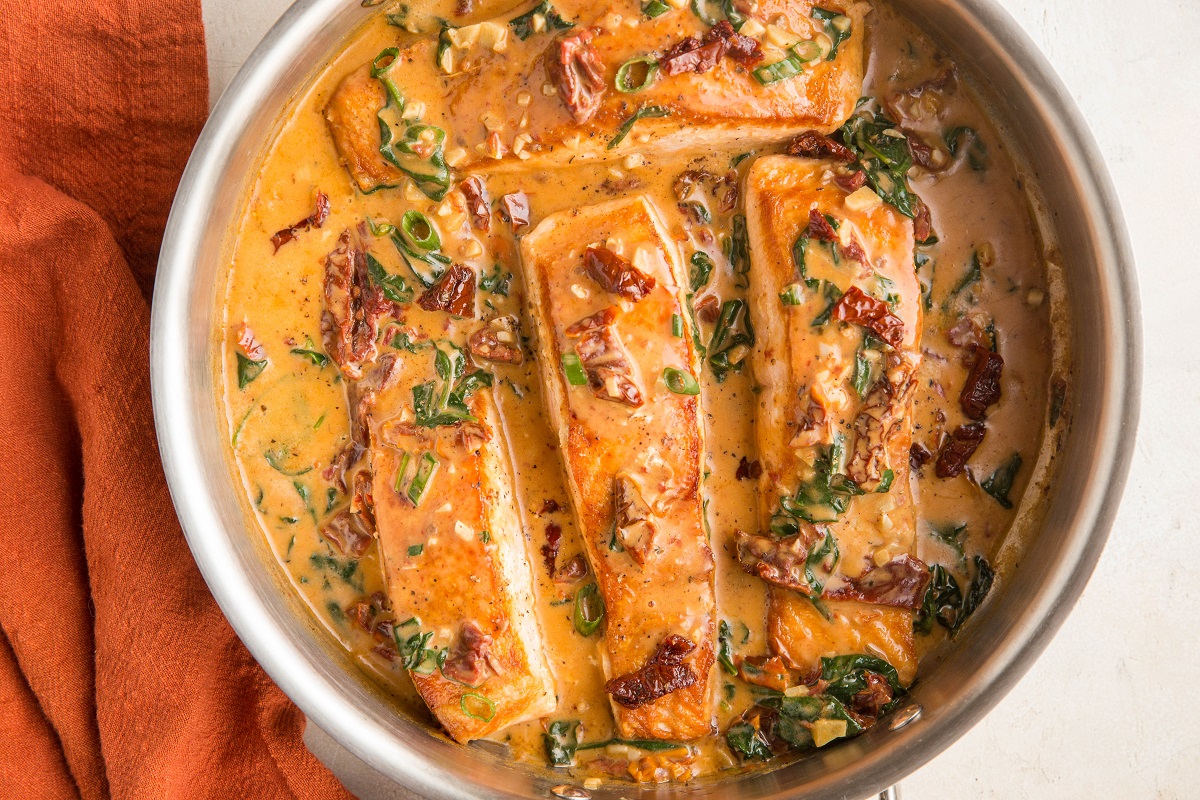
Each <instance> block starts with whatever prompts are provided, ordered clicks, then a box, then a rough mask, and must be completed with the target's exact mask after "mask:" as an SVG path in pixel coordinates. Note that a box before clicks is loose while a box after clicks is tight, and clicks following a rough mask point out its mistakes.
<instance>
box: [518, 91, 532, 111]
mask: <svg viewBox="0 0 1200 800" xmlns="http://www.w3.org/2000/svg"><path fill="white" fill-rule="evenodd" d="M532 102H533V95H531V94H530V93H529V92H527V91H525V90H524V89H522V90H521V91H519V92H517V105H519V106H520V107H521V108H525V107H526V106H528V105H529V104H530V103H532Z"/></svg>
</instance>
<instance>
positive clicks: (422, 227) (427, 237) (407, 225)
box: [400, 208, 442, 250]
mask: <svg viewBox="0 0 1200 800" xmlns="http://www.w3.org/2000/svg"><path fill="white" fill-rule="evenodd" d="M400 234H401V235H402V236H403V237H404V241H405V242H407V243H408V244H409V245H411V246H413V247H419V248H421V249H422V250H440V249H441V247H442V237H441V234H439V233H438V229H437V227H436V226H435V225H434V224H433V223H432V222H431V221H430V220H429V217H427V216H425V215H424V214H422V213H421V212H420V211H417V210H415V209H411V208H410V209H409V210H408V211H405V212H404V216H403V217H401V218H400Z"/></svg>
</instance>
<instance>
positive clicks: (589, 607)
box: [575, 583, 604, 636]
mask: <svg viewBox="0 0 1200 800" xmlns="http://www.w3.org/2000/svg"><path fill="white" fill-rule="evenodd" d="M603 621H604V598H603V597H601V596H600V589H599V587H597V586H596V584H594V583H589V584H588V585H587V586H584V587H583V588H582V589H580V590H579V592H578V593H577V594H576V595H575V630H577V631H578V632H579V635H580V636H591V635H592V634H593V633H595V632H596V629H597V628H599V627H600V623H601V622H603Z"/></svg>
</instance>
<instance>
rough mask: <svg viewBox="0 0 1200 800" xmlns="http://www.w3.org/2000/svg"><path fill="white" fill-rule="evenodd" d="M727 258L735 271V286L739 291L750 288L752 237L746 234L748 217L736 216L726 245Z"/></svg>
mask: <svg viewBox="0 0 1200 800" xmlns="http://www.w3.org/2000/svg"><path fill="white" fill-rule="evenodd" d="M725 256H726V257H727V258H728V259H729V267H730V269H732V270H733V274H734V277H735V280H734V282H733V285H734V286H736V287H737V288H739V289H749V288H750V235H749V234H748V233H747V232H746V217H745V216H744V215H742V214H735V215H734V217H733V224H732V227H731V229H730V231H729V238H728V239H727V240H726V243H725Z"/></svg>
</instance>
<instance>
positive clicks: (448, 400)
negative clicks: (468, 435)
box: [412, 344, 493, 428]
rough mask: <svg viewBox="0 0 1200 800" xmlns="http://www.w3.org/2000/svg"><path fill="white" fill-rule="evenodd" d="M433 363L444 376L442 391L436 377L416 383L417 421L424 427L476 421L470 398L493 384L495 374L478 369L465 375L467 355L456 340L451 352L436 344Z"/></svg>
mask: <svg viewBox="0 0 1200 800" xmlns="http://www.w3.org/2000/svg"><path fill="white" fill-rule="evenodd" d="M433 363H434V369H435V370H437V374H438V377H439V378H441V384H442V387H441V391H440V392H439V391H437V384H436V383H435V382H434V381H426V382H425V383H421V384H417V385H416V386H414V387H413V389H412V394H413V412H414V415H415V416H416V419H415V420H414V421H415V422H416V423H417V424H418V425H420V426H421V427H424V428H436V427H438V426H440V425H455V424H457V423H459V422H475V421H476V419H475V417H474V416H472V414H471V411H470V409H469V408H467V401H468V400H469V399H470V397H471V395H472V394H473V393H474V392H475V391H476V390H478V389H480V388H483V387H487V386H491V385H492V382H493V378H492V374H491V373H490V372H487V371H485V370H481V369H478V370H475V371H474V372H472V373H470V374H468V375H463V370H464V369H465V368H466V357H465V356H464V355H463V353H462V350H460V349H459V348H458V347H455V346H454V345H453V344H451V345H450V352H447V351H445V350H443V349H441V348H440V347H435V349H434V359H433Z"/></svg>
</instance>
